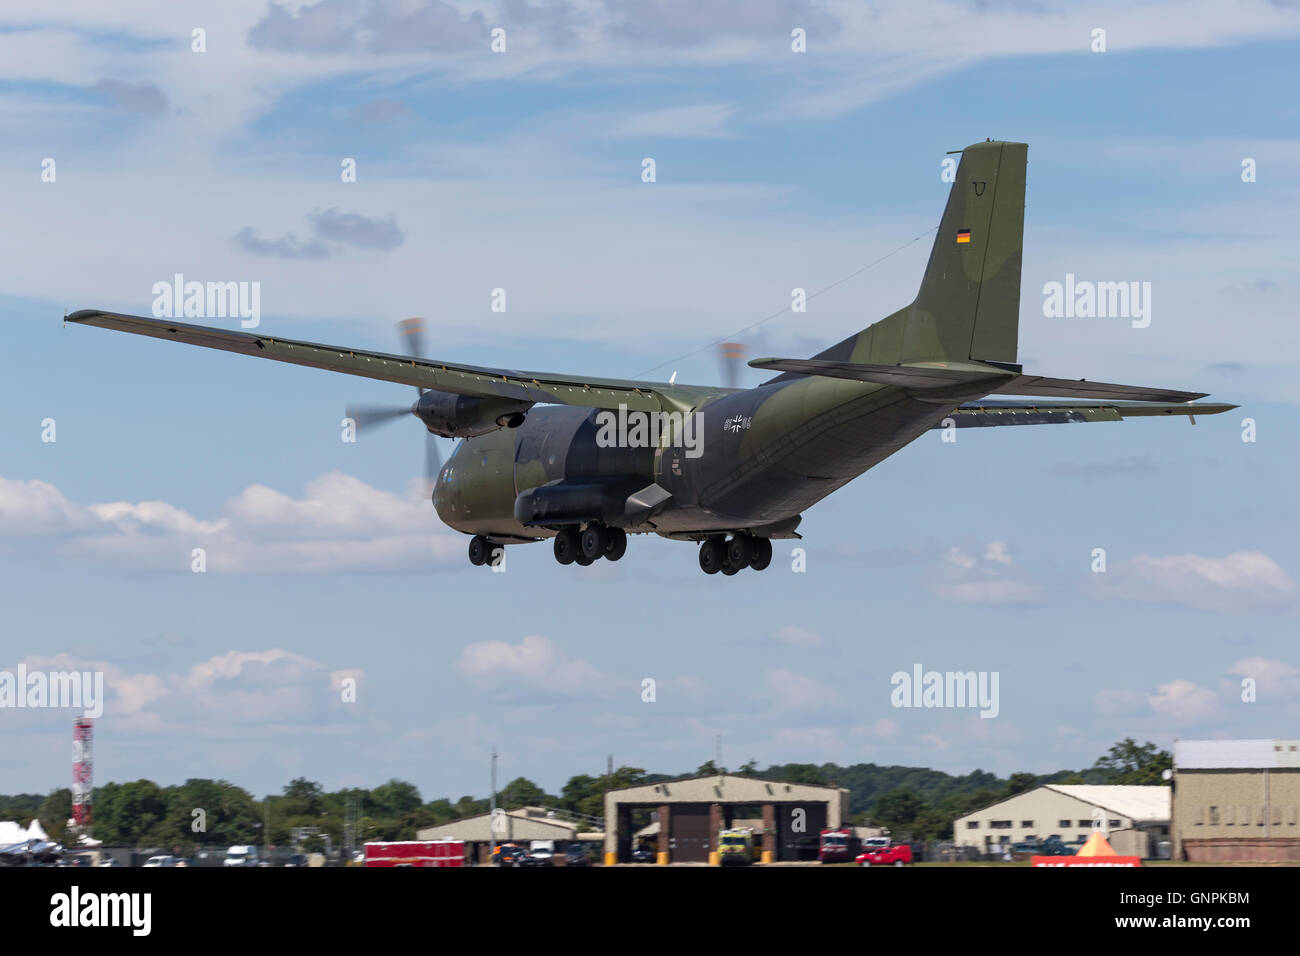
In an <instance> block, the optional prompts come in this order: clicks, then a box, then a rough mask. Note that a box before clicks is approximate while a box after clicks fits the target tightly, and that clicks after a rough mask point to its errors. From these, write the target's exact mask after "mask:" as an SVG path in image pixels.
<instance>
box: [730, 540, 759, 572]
mask: <svg viewBox="0 0 1300 956" xmlns="http://www.w3.org/2000/svg"><path fill="white" fill-rule="evenodd" d="M752 542H753V539H752V538H750V536H749V535H747V534H736V535H732V536H731V540H730V541H728V542H727V563H728V564H729V565H731V566H732V567H733V568H735V569H736V570H737V571H739V570H740V569H741V568H747V567H749V562H750V559H751V558H753V556H754V548H753V544H752Z"/></svg>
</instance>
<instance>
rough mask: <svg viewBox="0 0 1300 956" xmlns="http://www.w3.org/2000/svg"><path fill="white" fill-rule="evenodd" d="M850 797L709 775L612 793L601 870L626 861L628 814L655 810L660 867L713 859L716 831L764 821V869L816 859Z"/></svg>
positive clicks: (629, 835) (808, 787)
mask: <svg viewBox="0 0 1300 956" xmlns="http://www.w3.org/2000/svg"><path fill="white" fill-rule="evenodd" d="M848 801H849V792H848V791H847V790H845V789H843V788H839V787H820V786H814V785H811V784H803V783H782V782H780V781H776V780H762V779H759V778H757V777H742V776H736V775H733V774H721V775H719V774H715V775H712V776H708V777H685V778H682V779H679V780H665V781H662V782H660V783H652V784H644V785H641V786H636V787H625V788H624V789H622V790H610V791H609V792H607V793H606V794H605V863H606V864H607V865H613V864H615V863H627V862H630V861H631V859H632V850H633V849H634V847H633V845H632V844H633V830H634V829H635V828H634V827H633V825H632V811H633V810H647V809H648V810H654V811H657V817H658V822H659V829H658V833H657V834H656V836H655V839H656V841H657V849H656V856H657V859H658V862H660V863H710V862H716V860H717V852H718V847H717V839H718V831H719V830H722V829H726V828H729V827H731V826H733V825H734V822H735V820H736V819H737V818H740V817H757V818H759V819H761V820H762V821H763V831H762V857H761V859H762V862H764V863H772V862H778V861H786V860H809V859H812V860H815V859H816V858H817V840H818V835H819V833H820V832H821V830H822V829H823V828H825V827H838V826H840V825H841V824H842V823H843V822H844V817H845V814H846V813H847V811H848Z"/></svg>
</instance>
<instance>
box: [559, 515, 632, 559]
mask: <svg viewBox="0 0 1300 956" xmlns="http://www.w3.org/2000/svg"><path fill="white" fill-rule="evenodd" d="M626 552H627V532H626V531H624V530H623V529H622V528H610V527H607V526H605V525H603V524H597V523H595V522H593V523H591V524H589V525H587V527H586V528H584V529H583V530H582V531H581V532H579V531H578V529H577V528H565V529H564V530H562V531H561V532H560V533H559V534H557V535H556V536H555V560H556V561H559V562H560V563H561V564H577V565H580V566H582V567H586V566H587V565H589V564H591V563H592V562H594V561H599V560H600V559H601V558H605V559H606V560H607V561H617V560H618V559H619V558H621V557H623V555H624V554H625V553H626Z"/></svg>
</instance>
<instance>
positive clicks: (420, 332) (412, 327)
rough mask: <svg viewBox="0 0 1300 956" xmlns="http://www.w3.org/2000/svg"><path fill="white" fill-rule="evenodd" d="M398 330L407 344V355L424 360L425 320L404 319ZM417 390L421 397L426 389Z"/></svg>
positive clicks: (398, 325) (418, 387)
mask: <svg viewBox="0 0 1300 956" xmlns="http://www.w3.org/2000/svg"><path fill="white" fill-rule="evenodd" d="M397 330H398V332H400V333H401V335H402V339H403V341H405V343H406V354H407V355H409V356H411V358H417V359H422V358H424V319H421V318H418V317H417V318H413V319H402V321H401V322H398V323H397ZM415 390H416V391H417V392H419V393H420V394H421V395H423V394H424V389H422V388H421V387H420V386H418V385H417V386H415Z"/></svg>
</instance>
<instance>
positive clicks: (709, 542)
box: [700, 538, 723, 574]
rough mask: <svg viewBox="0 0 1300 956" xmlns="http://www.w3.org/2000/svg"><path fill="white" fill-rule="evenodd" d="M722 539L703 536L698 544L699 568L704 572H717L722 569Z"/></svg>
mask: <svg viewBox="0 0 1300 956" xmlns="http://www.w3.org/2000/svg"><path fill="white" fill-rule="evenodd" d="M722 558H723V555H722V539H720V538H705V539H704V543H703V544H702V545H700V570H701V571H703V572H704V573H705V574H717V573H718V572H719V571H721V570H722Z"/></svg>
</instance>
